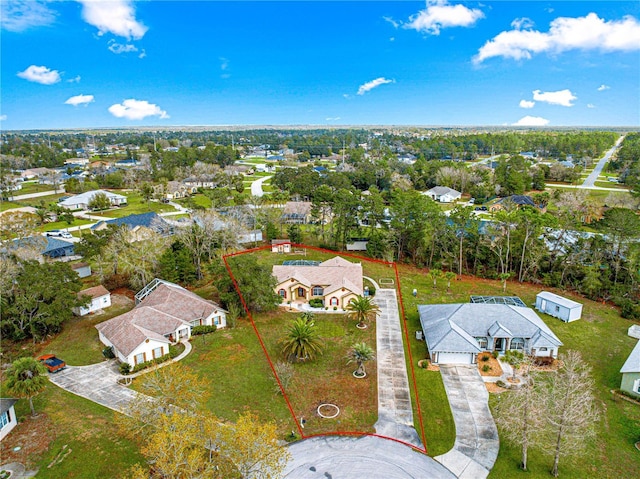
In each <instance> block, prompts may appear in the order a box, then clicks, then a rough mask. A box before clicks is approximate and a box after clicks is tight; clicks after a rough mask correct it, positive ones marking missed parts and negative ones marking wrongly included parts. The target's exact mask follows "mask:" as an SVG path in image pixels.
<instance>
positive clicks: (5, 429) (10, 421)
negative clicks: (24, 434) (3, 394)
mask: <svg viewBox="0 0 640 479" xmlns="http://www.w3.org/2000/svg"><path fill="white" fill-rule="evenodd" d="M16 401H17V400H16V399H8V398H0V441H2V440H3V439H4V438H5V437H7V434H9V433H10V432H11V430H12V429H13V428H14V427H16V426H17V425H18V417H17V416H16V410H15V409H14V408H13V405H14V404H15V403H16Z"/></svg>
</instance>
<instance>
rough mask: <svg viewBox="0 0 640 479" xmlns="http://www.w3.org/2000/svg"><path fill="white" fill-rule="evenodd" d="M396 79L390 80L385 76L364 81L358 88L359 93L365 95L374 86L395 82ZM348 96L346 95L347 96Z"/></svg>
mask: <svg viewBox="0 0 640 479" xmlns="http://www.w3.org/2000/svg"><path fill="white" fill-rule="evenodd" d="M395 82H396V81H395V80H389V79H387V78H384V77H379V78H376V79H375V80H371V81H368V82H367V83H363V84H362V85H360V87H359V88H358V95H364V94H365V93H366V92H368V91H369V90H373V89H374V88H376V87H378V86H380V85H384V84H385V83H395ZM345 98H346V97H345Z"/></svg>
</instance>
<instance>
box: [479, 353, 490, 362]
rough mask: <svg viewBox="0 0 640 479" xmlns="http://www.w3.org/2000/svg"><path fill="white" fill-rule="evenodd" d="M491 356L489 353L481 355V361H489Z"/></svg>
mask: <svg viewBox="0 0 640 479" xmlns="http://www.w3.org/2000/svg"><path fill="white" fill-rule="evenodd" d="M490 357H491V356H489V355H488V354H483V355H482V356H480V361H489V358H490Z"/></svg>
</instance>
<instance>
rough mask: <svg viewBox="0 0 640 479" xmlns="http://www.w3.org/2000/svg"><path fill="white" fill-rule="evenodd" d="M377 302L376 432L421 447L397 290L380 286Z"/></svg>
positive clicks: (377, 292)
mask: <svg viewBox="0 0 640 479" xmlns="http://www.w3.org/2000/svg"><path fill="white" fill-rule="evenodd" d="M375 303H376V304H377V305H378V306H379V307H380V314H379V315H378V319H377V320H376V346H377V361H378V421H377V422H376V423H375V429H376V433H378V434H380V435H381V436H386V437H391V438H394V439H398V440H400V441H403V442H406V443H409V444H413V445H414V446H416V447H419V448H422V447H424V446H423V445H422V441H421V440H420V437H419V436H418V433H417V432H416V430H415V429H414V427H413V409H412V408H411V391H410V389H409V379H408V376H407V363H406V361H405V356H404V345H403V341H402V326H401V324H400V313H399V312H398V299H397V296H396V290H395V289H378V290H377V291H376V295H375Z"/></svg>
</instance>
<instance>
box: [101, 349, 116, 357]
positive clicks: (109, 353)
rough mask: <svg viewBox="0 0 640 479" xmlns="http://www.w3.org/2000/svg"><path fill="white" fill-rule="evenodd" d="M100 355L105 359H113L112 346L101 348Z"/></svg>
mask: <svg viewBox="0 0 640 479" xmlns="http://www.w3.org/2000/svg"><path fill="white" fill-rule="evenodd" d="M102 355H103V356H104V357H105V358H107V359H113V358H115V357H116V355H115V353H114V352H113V347H112V346H107V347H106V348H104V349H103V350H102Z"/></svg>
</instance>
